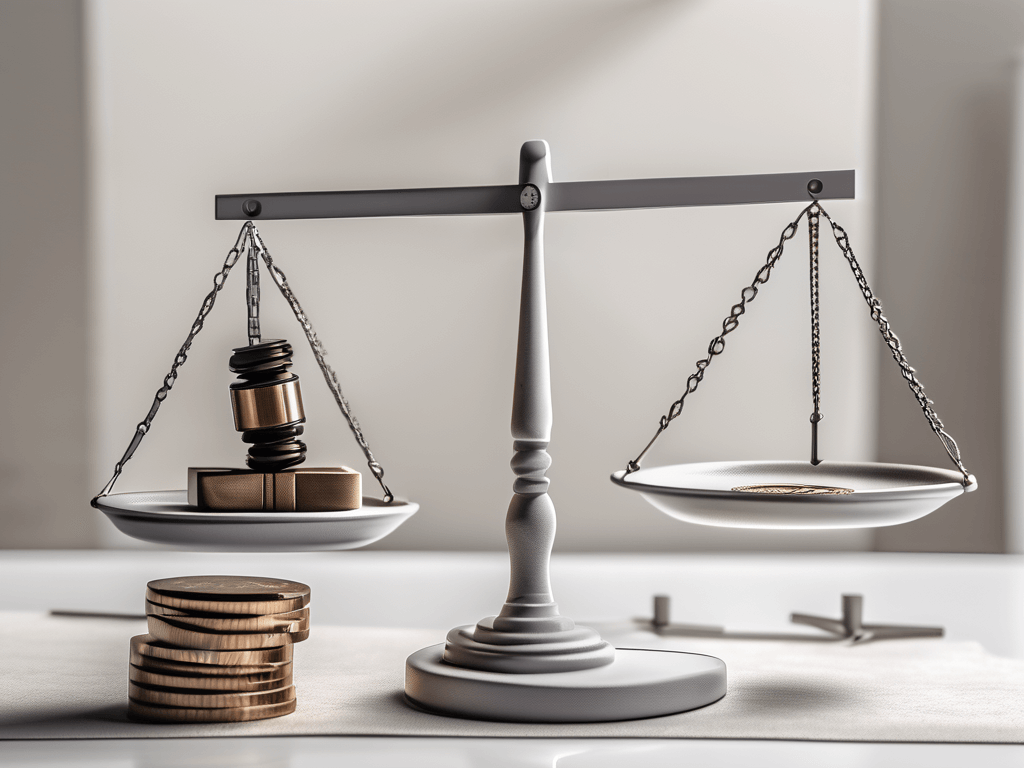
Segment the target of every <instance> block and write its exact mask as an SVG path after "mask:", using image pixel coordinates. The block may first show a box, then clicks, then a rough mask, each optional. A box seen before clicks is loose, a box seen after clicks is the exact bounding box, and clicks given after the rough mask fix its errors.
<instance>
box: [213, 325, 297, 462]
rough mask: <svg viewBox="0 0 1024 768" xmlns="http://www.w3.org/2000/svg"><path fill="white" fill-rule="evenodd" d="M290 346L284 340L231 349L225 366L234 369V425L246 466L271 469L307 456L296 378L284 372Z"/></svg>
mask: <svg viewBox="0 0 1024 768" xmlns="http://www.w3.org/2000/svg"><path fill="white" fill-rule="evenodd" d="M291 366H292V345H291V344H289V343H288V342H287V341H285V340H284V339H272V340H270V341H264V342H263V343H261V344H252V345H250V346H247V347H238V348H237V349H233V350H232V355H231V359H230V361H229V362H228V367H229V368H230V369H231V371H232V372H233V373H237V374H238V379H239V380H238V381H236V382H234V383H233V384H232V385H231V410H232V413H233V414H234V417H235V429H236V430H238V431H239V432H241V433H242V441H243V442H245V443H249V444H250V445H251V446H252V447H250V448H249V455H248V456H247V457H246V460H245V463H246V464H248V465H249V467H250V468H251V469H255V470H258V471H263V472H276V471H279V470H282V469H285V468H286V467H291V466H294V465H296V464H301V463H302V462H303V461H305V460H306V444H305V443H303V442H302V441H301V440H297V439H296V438H297V437H298V436H299V435H301V434H302V423H303V422H304V421H305V420H306V415H305V413H304V412H303V410H302V390H301V389H300V388H299V377H298V376H297V375H295V374H294V373H292V372H291V371H289V370H288V369H289V368H291Z"/></svg>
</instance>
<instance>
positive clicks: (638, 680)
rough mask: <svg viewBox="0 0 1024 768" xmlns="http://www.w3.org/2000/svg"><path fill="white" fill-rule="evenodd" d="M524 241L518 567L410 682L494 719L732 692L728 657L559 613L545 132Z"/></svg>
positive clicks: (618, 716)
mask: <svg viewBox="0 0 1024 768" xmlns="http://www.w3.org/2000/svg"><path fill="white" fill-rule="evenodd" d="M519 184H520V188H521V190H520V203H521V206H522V213H523V228H524V235H525V249H524V253H523V286H522V295H521V304H520V310H519V345H518V352H517V356H516V376H515V389H514V393H513V397H512V441H513V442H512V449H513V451H514V452H515V453H514V455H513V457H512V462H511V464H512V471H513V472H514V473H515V475H516V479H515V481H514V482H513V484H512V490H513V496H512V501H511V503H510V504H509V507H508V515H507V517H506V518H505V536H506V539H507V540H508V551H509V564H510V578H509V591H508V596H507V597H506V598H505V604H504V605H503V606H502V608H501V611H500V613H499V614H498V615H497V616H490V617H488V618H485V619H482V620H480V621H479V622H477V623H476V624H475V625H471V626H464V627H456V628H455V629H453V630H451V632H449V633H448V637H447V639H446V642H445V643H444V644H443V645H435V646H430V647H428V648H424V649H422V650H420V651H417V652H416V653H414V654H413V655H412V656H410V657H409V659H408V660H407V662H406V671H405V692H406V696H407V698H408V699H409V700H410V702H411V703H413V704H414V705H415V706H418V707H422V708H424V709H427V710H428V711H431V712H437V713H440V714H446V715H456V716H458V717H470V718H480V719H485V720H508V721H526V722H548V723H574V722H576V723H582V722H603V721H609V720H631V719H636V718H642V717H654V716H658V715H666V714H671V713H675V712H684V711H686V710H689V709H694V708H696V707H702V706H705V705H707V704H710V703H712V702H714V701H717V700H718V699H720V698H721V697H722V696H724V695H725V691H726V672H725V664H724V663H723V662H722V661H721V660H719V659H716V658H713V657H710V656H698V655H694V654H687V653H666V652H662V651H641V650H618V651H617V650H616V649H615V648H613V647H612V646H611V645H610V644H609V643H608V642H606V641H605V640H603V639H602V638H601V636H600V634H598V633H597V632H596V631H595V630H593V629H590V628H588V627H580V626H577V625H576V624H575V623H574V622H573V620H572V619H570V618H568V617H565V616H562V615H560V614H559V612H558V605H557V604H556V603H555V601H554V596H553V595H552V592H551V581H550V574H549V565H550V559H551V547H552V544H553V543H554V540H555V505H554V504H553V503H552V501H551V498H550V497H549V496H548V492H547V491H548V485H549V480H548V478H547V477H546V476H545V473H546V472H547V469H548V467H549V466H551V457H550V456H549V455H548V452H547V447H548V443H549V442H550V440H551V422H552V410H551V372H550V362H549V357H548V328H547V300H546V297H545V286H544V215H545V202H546V200H545V198H546V197H547V192H548V185H549V184H551V160H550V153H549V149H548V145H547V142H544V141H529V142H527V143H526V144H524V145H523V147H522V151H521V152H520V163H519Z"/></svg>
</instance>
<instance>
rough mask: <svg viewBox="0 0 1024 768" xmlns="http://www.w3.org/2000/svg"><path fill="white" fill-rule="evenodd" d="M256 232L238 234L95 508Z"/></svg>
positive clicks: (110, 487) (249, 226) (174, 377)
mask: <svg viewBox="0 0 1024 768" xmlns="http://www.w3.org/2000/svg"><path fill="white" fill-rule="evenodd" d="M251 229H253V225H252V222H246V223H245V224H244V225H243V226H242V229H241V230H239V232H238V238H237V239H236V240H235V245H234V247H233V248H232V249H231V250H230V251H228V255H227V257H226V258H225V259H224V264H223V266H221V268H220V272H218V273H217V274H216V275H214V276H213V290H211V291H210V292H209V293H208V294H207V295H206V298H205V299H203V304H202V306H201V307H200V309H199V315H198V316H197V317H196V319H195V321H194V322H193V323H192V328H191V330H189V333H188V336H187V337H186V339H185V343H184V344H182V345H181V349H179V350H178V354H177V355H175V356H174V363H173V364H172V365H171V371H170V373H168V374H167V375H166V376H165V377H164V382H163V385H162V386H161V387H160V389H158V390H157V391H156V396H155V397H154V398H153V405H152V406H150V408H149V413H147V414H146V418H145V419H143V420H142V421H140V422H139V424H138V426H136V427H135V434H134V435H133V436H132V439H131V442H130V443H128V448H127V449H126V450H125V452H124V455H123V456H122V457H121V460H120V461H119V462H117V463H116V464H115V465H114V474H113V476H112V477H111V478H110V480H109V481H108V482H107V484H106V485H105V486H103V490H102V491H100V492H99V493H98V494H96V496H94V497H93V500H92V505H93V506H94V507H95V506H96V500H97V499H99V498H100V497H101V496H106V495H107V494H108V493H110V492H111V490H113V488H114V483H116V482H117V478H119V477H120V476H121V471H122V470H123V469H124V465H125V464H127V463H128V460H129V459H131V457H132V456H133V455H135V450H136V449H137V448H138V447H139V444H140V443H141V442H142V438H144V437H145V436H146V435H147V434H148V433H149V427H150V425H151V424H152V423H153V419H154V417H155V416H156V412H157V411H158V410H160V404H161V403H163V401H164V400H165V399H166V398H167V395H168V394H169V393H170V391H171V387H173V386H174V382H175V381H176V380H177V378H178V369H179V368H180V367H181V366H183V365H184V364H185V361H186V360H187V359H188V352H189V350H190V349H191V348H192V342H193V341H194V340H195V338H196V336H198V335H199V332H200V331H201V330H203V323H204V322H205V321H206V316H207V315H209V314H210V311H211V310H212V309H213V305H214V302H216V301H217V294H218V293H220V291H221V289H222V288H223V287H224V283H225V281H227V279H228V273H229V272H231V268H232V267H233V266H235V264H236V263H237V262H238V258H239V256H240V255H241V253H242V247H243V244H244V243H245V241H246V240H247V239H249V237H250V235H249V232H250V230H251Z"/></svg>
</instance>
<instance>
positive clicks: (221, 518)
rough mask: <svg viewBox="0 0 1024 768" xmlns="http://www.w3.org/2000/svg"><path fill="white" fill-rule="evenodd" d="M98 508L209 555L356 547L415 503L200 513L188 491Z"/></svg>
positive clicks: (118, 496)
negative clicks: (323, 509) (332, 509)
mask: <svg viewBox="0 0 1024 768" xmlns="http://www.w3.org/2000/svg"><path fill="white" fill-rule="evenodd" d="M95 503H96V506H97V508H99V510H100V511H102V512H103V513H104V514H105V515H106V516H107V517H109V518H110V521H111V522H112V523H113V524H114V525H115V526H117V528H118V530H120V531H121V532H122V533H125V534H127V535H128V536H131V537H132V538H135V539H142V540H143V541H150V542H153V543H154V544H162V545H164V546H170V547H181V548H185V549H190V550H198V551H203V550H205V551H213V552H311V551H316V550H330V549H357V548H359V547H365V546H366V545H367V544H372V543H373V542H375V541H378V540H379V539H382V538H384V537H385V536H387V535H388V534H389V533H391V532H392V531H393V530H395V529H396V528H397V527H398V526H400V525H401V524H402V523H404V522H405V521H406V520H408V519H409V518H410V517H411V516H412V515H413V514H414V513H415V512H416V510H418V509H419V504H415V503H413V502H410V501H401V500H399V499H396V500H395V501H393V502H391V503H390V504H385V503H384V502H383V501H380V500H379V499H374V498H369V497H365V496H364V497H363V506H362V508H360V509H349V510H343V511H337V512H227V511H217V512H203V511H200V510H198V509H196V508H195V507H192V506H189V503H188V493H187V492H186V491H146V492H141V493H114V494H110V495H109V496H101V497H99V498H98V499H96V502H95Z"/></svg>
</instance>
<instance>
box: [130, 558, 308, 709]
mask: <svg viewBox="0 0 1024 768" xmlns="http://www.w3.org/2000/svg"><path fill="white" fill-rule="evenodd" d="M146 615H147V617H148V621H149V634H148V635H139V636H137V637H133V638H132V641H131V660H130V664H129V666H128V712H129V714H131V715H132V716H133V717H135V718H138V719H142V720H150V721H158V722H176V723H202V722H206V723H215V722H216V723H223V722H240V721H243V720H263V719H266V718H269V717H279V716H281V715H287V714H289V713H290V712H294V711H295V687H294V686H293V685H292V648H293V644H294V643H297V642H300V641H302V640H305V639H306V638H307V637H309V587H307V586H306V585H305V584H299V583H297V582H294V581H283V580H281V579H263V578H258V577H251V576H186V577H182V578H175V579H159V580H157V581H151V582H149V584H148V588H147V590H146Z"/></svg>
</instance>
